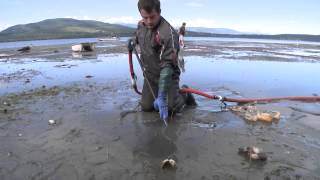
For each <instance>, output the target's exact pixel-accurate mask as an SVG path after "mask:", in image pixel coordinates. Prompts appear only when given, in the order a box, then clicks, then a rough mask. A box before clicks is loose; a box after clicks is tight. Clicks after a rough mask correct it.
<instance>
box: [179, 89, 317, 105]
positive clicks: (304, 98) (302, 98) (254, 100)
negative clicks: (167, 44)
mask: <svg viewBox="0 0 320 180" xmlns="http://www.w3.org/2000/svg"><path fill="white" fill-rule="evenodd" d="M180 93H193V94H198V95H200V96H204V97H207V98H209V99H216V100H220V101H226V102H237V103H244V104H245V103H262V102H273V101H280V100H289V101H304V102H317V101H320V96H289V97H272V98H250V99H238V98H227V97H221V96H216V95H209V94H207V93H204V92H202V91H199V90H197V89H192V88H182V89H180Z"/></svg>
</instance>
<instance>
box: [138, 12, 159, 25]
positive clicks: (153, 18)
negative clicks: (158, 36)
mask: <svg viewBox="0 0 320 180" xmlns="http://www.w3.org/2000/svg"><path fill="white" fill-rule="evenodd" d="M140 15H141V17H142V21H143V23H144V24H145V26H146V27H147V28H149V29H153V28H154V27H155V26H156V25H157V24H158V22H159V20H160V13H158V12H157V11H156V10H154V9H153V10H152V11H151V12H150V13H148V12H147V11H145V10H144V9H141V10H140Z"/></svg>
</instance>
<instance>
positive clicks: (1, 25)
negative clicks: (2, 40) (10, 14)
mask: <svg viewBox="0 0 320 180" xmlns="http://www.w3.org/2000/svg"><path fill="white" fill-rule="evenodd" d="M11 26H13V25H12V24H0V31H3V30H5V29H7V28H8V27H11Z"/></svg>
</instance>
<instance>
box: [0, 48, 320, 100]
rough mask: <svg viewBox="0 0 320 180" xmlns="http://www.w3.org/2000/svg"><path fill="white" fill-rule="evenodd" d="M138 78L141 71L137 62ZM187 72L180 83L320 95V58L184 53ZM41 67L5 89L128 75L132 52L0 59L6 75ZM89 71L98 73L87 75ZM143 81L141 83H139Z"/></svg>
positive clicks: (246, 92)
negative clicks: (232, 57) (245, 57)
mask: <svg viewBox="0 0 320 180" xmlns="http://www.w3.org/2000/svg"><path fill="white" fill-rule="evenodd" d="M135 69H136V73H137V75H138V79H139V80H141V79H142V76H141V71H140V68H139V67H138V63H137V62H135ZM185 69H186V71H185V72H184V73H182V75H181V84H187V85H189V86H191V87H194V88H199V89H202V90H204V91H211V90H212V89H214V88H217V87H223V86H225V87H229V88H231V89H233V90H235V91H239V92H240V93H241V94H243V95H246V96H248V97H249V96H250V97H256V96H285V95H286V96H293V95H312V94H320V84H319V83H316V79H317V77H320V71H319V69H320V63H310V62H275V61H254V60H225V59H221V58H214V57H212V58H210V57H198V56H188V57H185ZM19 70H20V71H22V72H23V71H28V70H29V71H31V70H32V71H36V72H38V73H36V74H35V75H34V76H32V74H31V77H30V79H31V82H30V83H25V80H26V79H25V78H22V79H17V80H14V79H13V80H9V81H8V82H6V81H5V80H3V79H2V81H0V82H1V87H2V88H1V90H0V94H4V93H10V92H19V91H22V90H28V89H32V88H35V87H41V86H42V85H46V86H47V87H50V86H54V85H64V84H68V83H73V82H78V81H90V79H94V81H97V82H103V81H108V80H115V79H118V80H128V81H129V70H128V64H127V56H126V55H125V54H118V55H99V56H97V57H96V59H86V57H83V58H78V59H77V58H75V59H64V60H62V61H61V60H56V61H54V60H48V59H41V58H28V59H23V58H22V59H19V60H16V61H8V62H0V72H1V74H2V75H9V74H12V73H14V72H17V71H19ZM87 75H90V76H93V77H92V78H90V79H88V78H85V77H86V76H87ZM140 85H141V83H140Z"/></svg>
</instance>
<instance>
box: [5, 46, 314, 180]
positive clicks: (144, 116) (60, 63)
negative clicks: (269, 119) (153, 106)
mask: <svg viewBox="0 0 320 180" xmlns="http://www.w3.org/2000/svg"><path fill="white" fill-rule="evenodd" d="M110 45H111V46H110ZM99 46H100V47H99ZM106 46H107V47H106ZM319 49H320V47H319V46H317V45H299V47H297V45H295V44H268V43H252V42H250V43H249V42H248V43H244V42H241V43H234V42H206V41H201V42H197V41H192V42H187V48H186V50H185V52H184V55H185V63H186V64H185V73H182V75H181V76H182V80H181V81H182V83H187V84H188V85H191V86H194V87H195V88H198V89H202V90H204V91H206V92H208V93H213V94H219V95H224V96H228V97H260V96H282V95H293V94H296V95H318V94H320V89H319V88H318V87H319V86H318V85H314V84H313V83H312V81H316V77H312V78H311V80H310V82H309V80H307V77H306V76H308V75H309V74H308V73H309V72H301V73H300V76H302V77H301V78H302V79H306V80H304V81H302V82H300V81H299V83H300V84H299V83H298V82H295V81H292V80H290V79H291V78H290V77H286V78H285V77H277V76H278V75H282V74H277V73H278V72H280V71H281V70H277V68H275V69H273V71H270V75H268V74H266V73H265V72H264V70H257V71H252V72H251V73H257V74H251V75H250V74H249V75H248V77H249V76H257V77H256V78H257V79H259V80H261V81H259V82H258V81H256V79H254V77H252V79H250V78H247V81H246V82H245V83H241V84H239V83H235V82H241V81H243V79H241V78H243V77H240V76H239V75H241V74H243V73H245V72H247V71H249V72H250V70H243V71H242V70H241V68H242V67H246V66H248V63H249V62H252V63H253V64H256V66H254V67H259V66H261V65H263V66H264V67H267V66H271V67H272V66H276V65H281V66H285V67H289V66H290V65H297V66H301V67H303V66H306V67H308V68H309V69H308V70H309V71H312V70H313V69H312V68H311V67H309V65H310V66H314V67H317V66H318V63H319V62H318V61H319V59H320V54H319V53H318V50H319ZM125 52H126V48H125V42H119V41H110V42H104V43H99V44H98V49H97V51H96V52H94V53H84V54H83V53H82V54H81V53H77V54H75V53H72V52H71V50H70V46H69V45H62V46H54V47H52V46H50V47H35V48H34V49H33V50H32V51H31V52H29V53H25V54H20V53H19V54H16V55H13V56H12V57H10V58H2V59H0V61H1V62H0V63H1V64H0V70H1V77H0V82H1V86H0V89H1V91H0V94H1V96H0V103H1V104H0V142H1V147H0V179H10V180H11V179H90V180H93V179H320V173H319V172H320V161H319V160H320V153H319V152H320V151H319V149H320V140H319V139H320V135H319V131H320V123H319V122H320V121H319V114H320V104H319V103H301V102H278V103H271V104H262V105H257V107H258V108H259V109H261V110H268V111H279V112H280V113H281V118H280V121H279V122H277V123H271V124H268V123H262V122H248V121H246V120H245V119H242V118H241V117H240V116H238V115H237V114H234V113H232V112H231V111H227V110H224V109H221V107H220V104H219V102H215V101H210V100H207V99H204V98H202V97H197V101H198V104H199V106H198V107H196V108H187V109H185V110H184V111H183V113H181V114H177V115H176V116H174V117H172V118H171V119H170V121H169V126H168V127H167V128H165V127H164V125H163V123H162V121H161V120H160V119H159V117H158V114H157V113H145V112H134V113H128V114H127V115H126V116H124V117H123V116H122V115H123V114H124V113H125V112H131V111H132V110H133V109H135V107H136V106H137V104H138V102H139V99H140V97H139V96H138V95H136V94H135V93H134V91H133V90H132V89H131V86H130V80H129V72H127V71H128V67H127V64H126V55H125V54H124V53H125ZM301 52H304V53H301ZM308 52H309V54H307V53H308ZM310 52H311V54H310ZM1 53H7V54H13V53H15V50H14V49H9V50H8V49H6V50H0V54H1ZM270 61H272V62H270ZM279 61H280V62H279ZM273 62H277V63H278V62H279V64H274V63H273ZM201 63H202V64H203V65H204V66H212V68H214V67H218V68H219V67H220V68H221V69H223V67H225V66H224V64H227V66H229V67H231V66H235V67H236V68H235V69H234V70H233V71H236V69H238V71H239V72H238V73H239V74H237V73H235V74H233V73H232V72H233V71H227V70H221V72H220V71H219V69H217V70H216V71H215V72H216V74H214V73H210V72H209V71H210V70H206V73H207V74H205V73H202V75H201V74H196V73H201V72H200V70H201V69H203V67H202V66H201ZM280 63H282V64H280ZM295 63H296V64H295ZM197 64H198V65H197ZM199 64H200V65H199ZM210 64H211V65H210ZM291 68H293V69H294V66H292V67H291ZM136 69H137V70H138V67H136ZM253 69H254V68H253ZM262 69H263V68H262ZM315 69H316V68H315ZM308 70H307V71H308ZM224 71H225V72H226V74H225V75H220V73H222V72H224ZM259 72H260V73H259ZM137 73H138V72H137ZM287 73H288V74H295V72H290V71H289V70H288V72H287ZM310 73H311V74H314V75H315V76H316V75H317V73H316V72H315V70H314V72H310ZM228 74H230V75H228ZM284 74H285V73H284ZM138 76H139V77H140V81H139V85H141V73H138ZM203 76H206V78H207V79H204V78H205V77H203ZM244 77H246V76H245V75H244ZM267 77H272V80H268V78H267ZM276 77H277V78H278V79H275V78H276ZM291 77H292V76H291ZM282 78H283V79H282ZM285 82H286V83H285ZM292 87H296V88H295V91H294V92H293V91H292V90H291V91H290V89H292ZM228 105H229V106H232V105H234V104H228ZM51 119H52V120H55V121H56V124H54V125H50V124H49V123H48V121H49V120H51ZM244 146H258V147H261V148H263V150H264V152H266V153H267V156H268V160H267V161H265V162H260V161H257V162H256V161H253V160H249V159H246V158H245V157H243V156H240V155H239V154H238V148H239V147H244ZM168 157H170V158H173V159H174V160H176V162H177V168H176V169H172V170H163V169H161V167H160V163H161V161H162V160H164V159H166V158H168Z"/></svg>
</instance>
